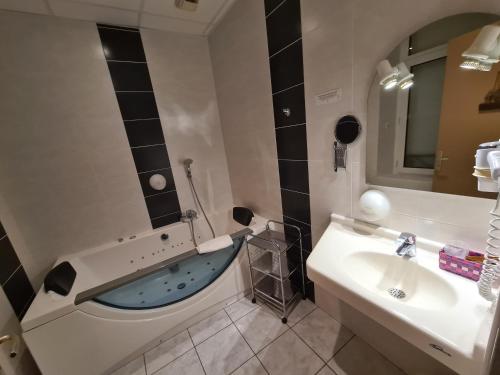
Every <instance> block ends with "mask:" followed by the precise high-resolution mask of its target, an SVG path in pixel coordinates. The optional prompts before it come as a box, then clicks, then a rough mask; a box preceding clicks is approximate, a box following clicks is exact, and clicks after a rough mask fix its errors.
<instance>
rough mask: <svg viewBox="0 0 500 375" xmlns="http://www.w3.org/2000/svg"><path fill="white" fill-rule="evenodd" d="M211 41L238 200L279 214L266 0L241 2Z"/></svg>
mask: <svg viewBox="0 0 500 375" xmlns="http://www.w3.org/2000/svg"><path fill="white" fill-rule="evenodd" d="M209 44H210V54H211V57H212V64H213V67H214V76H215V84H216V89H217V100H218V104H219V111H220V116H221V122H222V130H223V134H224V142H225V147H226V153H227V159H228V165H229V173H230V176H231V184H232V190H233V196H234V201H235V203H236V204H239V205H244V206H249V207H252V208H253V209H254V210H255V211H256V212H258V213H259V214H261V215H263V216H267V217H272V218H277V219H280V218H281V217H282V216H281V215H282V211H281V196H280V190H279V175H278V160H277V153H276V143H275V136H274V117H273V107H272V105H273V103H272V96H271V77H270V72H269V63H268V51H267V37H266V25H265V19H264V1H260V0H259V1H253V0H241V1H237V2H236V3H235V4H234V6H233V7H232V8H231V9H230V10H229V12H228V13H227V14H226V16H225V18H224V19H223V20H222V21H221V23H220V24H219V25H218V26H217V27H216V28H215V29H214V30H213V31H212V33H211V35H210V37H209Z"/></svg>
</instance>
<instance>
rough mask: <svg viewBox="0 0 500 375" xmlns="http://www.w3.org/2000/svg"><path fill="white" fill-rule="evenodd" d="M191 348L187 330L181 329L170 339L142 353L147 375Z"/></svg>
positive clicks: (191, 344)
mask: <svg viewBox="0 0 500 375" xmlns="http://www.w3.org/2000/svg"><path fill="white" fill-rule="evenodd" d="M192 348H193V343H192V341H191V338H190V337H189V334H188V332H187V331H182V332H181V333H179V334H178V335H176V336H174V337H172V338H171V339H169V340H167V341H165V342H164V343H161V344H160V345H158V346H157V347H155V348H153V349H151V350H150V351H148V352H146V353H145V354H144V357H145V359H146V370H147V373H148V375H150V374H152V373H153V372H155V371H157V370H158V369H160V368H161V367H163V366H165V365H167V364H168V363H170V362H172V361H173V360H174V359H176V358H177V357H179V356H181V355H182V354H184V353H186V352H187V351H188V350H189V349H192Z"/></svg>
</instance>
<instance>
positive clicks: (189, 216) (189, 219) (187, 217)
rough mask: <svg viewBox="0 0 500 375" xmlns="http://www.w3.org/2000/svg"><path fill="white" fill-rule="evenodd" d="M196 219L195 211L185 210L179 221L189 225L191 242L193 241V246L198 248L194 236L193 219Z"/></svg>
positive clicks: (196, 213)
mask: <svg viewBox="0 0 500 375" xmlns="http://www.w3.org/2000/svg"><path fill="white" fill-rule="evenodd" d="M197 217H198V212H196V211H195V210H186V212H184V213H183V214H182V215H181V221H182V222H183V223H188V225H189V230H190V231H191V241H193V244H194V246H198V244H197V243H196V236H195V234H194V223H193V221H194V219H196V218H197Z"/></svg>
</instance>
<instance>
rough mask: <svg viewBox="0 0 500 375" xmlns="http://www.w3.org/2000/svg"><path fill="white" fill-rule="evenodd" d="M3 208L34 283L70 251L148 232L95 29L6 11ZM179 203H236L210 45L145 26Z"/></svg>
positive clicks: (0, 66) (215, 206)
mask: <svg viewBox="0 0 500 375" xmlns="http://www.w3.org/2000/svg"><path fill="white" fill-rule="evenodd" d="M0 31H1V32H2V34H1V36H0V40H1V44H2V47H3V56H4V57H3V58H2V59H1V62H0V75H1V76H2V77H4V78H3V80H2V86H1V87H0V113H1V120H2V124H3V125H2V133H1V134H2V135H1V137H0V216H1V217H2V222H3V224H4V226H5V227H6V229H7V231H8V232H9V236H10V238H11V240H12V242H13V244H14V247H15V248H16V251H17V253H18V254H19V257H20V259H21V261H22V263H23V265H24V266H25V268H26V271H27V273H28V275H29V277H30V279H31V280H32V282H33V284H34V285H35V287H38V285H40V283H41V281H42V279H43V276H44V275H45V272H46V270H47V269H48V268H49V267H50V266H51V265H52V263H53V262H54V261H55V259H56V258H57V257H59V256H61V255H63V254H67V253H72V252H76V251H79V250H82V249H85V248H88V247H93V246H97V245H99V244H102V243H105V242H109V241H113V240H116V239H117V238H120V237H124V236H127V235H131V234H136V233H139V232H143V231H147V230H150V229H151V224H150V220H149V217H148V214H147V210H146V206H145V203H144V198H143V193H142V190H141V187H140V184H139V180H138V178H137V174H136V170H135V166H134V162H133V159H132V155H131V153H130V148H129V145H128V141H127V137H126V134H125V129H124V127H123V122H122V120H121V115H120V111H119V108H118V104H117V101H116V97H115V93H114V90H113V86H112V83H111V79H110V75H109V71H108V68H107V66H106V62H105V60H104V55H103V52H102V46H101V42H100V39H99V36H98V33H97V28H96V26H95V23H93V22H82V21H74V20H67V19H60V18H54V17H48V16H37V15H28V14H22V13H14V12H5V11H0ZM141 35H142V39H143V44H144V49H145V53H146V56H147V59H148V66H149V70H150V76H151V80H152V83H153V87H154V90H155V96H156V101H157V105H158V110H159V112H160V117H161V120H162V125H163V130H164V133H165V138H166V143H167V146H168V152H169V156H170V160H171V163H172V166H173V174H174V178H175V181H176V185H177V189H178V193H179V200H180V204H181V208H182V209H183V210H185V209H187V208H194V207H195V205H194V202H193V199H192V196H191V194H190V189H189V187H188V185H187V180H186V177H185V174H184V170H183V168H182V165H181V163H180V161H181V160H182V159H184V158H186V157H190V158H192V159H194V161H195V162H194V164H193V179H194V182H195V184H196V185H197V189H198V193H199V195H200V198H201V200H202V201H203V202H204V203H205V208H206V209H207V211H208V213H211V212H214V211H215V210H227V209H228V208H229V207H231V206H232V201H233V199H232V192H231V184H230V180H229V174H228V166H227V161H226V157H225V149H224V143H223V140H222V132H221V128H220V120H219V111H218V107H217V101H216V95H215V87H214V79H213V74H212V66H211V60H210V55H209V49H208V41H207V39H206V38H204V37H198V36H187V35H181V34H175V33H166V32H161V31H155V30H142V31H141Z"/></svg>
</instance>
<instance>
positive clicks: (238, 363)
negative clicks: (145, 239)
mask: <svg viewBox="0 0 500 375" xmlns="http://www.w3.org/2000/svg"><path fill="white" fill-rule="evenodd" d="M153 374H154V375H223V374H234V375H261V374H262V375H265V374H270V375H313V374H318V375H365V374H370V375H404V373H403V372H402V371H401V370H400V369H398V368H397V367H396V366H394V365H393V364H392V363H391V362H389V361H388V360H387V359H385V358H384V357H383V356H382V355H380V354H379V353H378V352H377V351H375V350H374V349H373V348H372V347H370V346H369V345H367V344H366V343H365V342H364V341H363V340H361V339H360V338H359V337H356V336H354V335H353V334H352V333H351V331H349V330H348V329H347V328H345V327H344V326H342V325H341V324H340V323H338V322H337V321H336V320H334V319H332V318H331V317H330V316H328V315H327V314H326V313H325V312H323V311H322V310H320V309H319V308H317V307H316V306H315V305H314V304H313V303H311V302H310V301H307V300H306V301H301V302H300V303H299V304H298V305H297V306H296V307H295V309H294V311H293V312H292V313H291V314H290V316H289V318H288V324H283V323H281V320H280V319H279V318H278V317H277V315H276V314H275V313H274V312H273V311H271V310H270V309H269V308H268V307H266V306H261V305H258V304H253V303H251V301H249V300H248V299H247V298H242V299H241V300H239V301H237V302H235V303H233V304H231V305H229V306H227V307H226V308H224V309H223V310H221V311H219V312H218V313H216V314H214V315H212V316H211V317H209V318H207V319H205V320H203V321H201V322H199V323H197V324H195V325H194V326H192V327H190V328H188V329H187V330H185V331H183V332H181V333H179V334H178V335H176V336H174V337H173V338H171V339H169V340H167V341H165V342H163V343H162V344H160V345H159V346H157V347H155V348H153V349H152V350H150V351H148V352H146V353H144V355H141V356H140V357H138V358H136V359H135V360H133V361H132V362H130V363H129V364H128V365H126V366H124V367H122V368H121V369H119V370H118V371H116V372H115V373H114V374H113V375H153Z"/></svg>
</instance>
